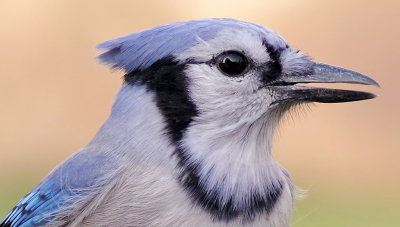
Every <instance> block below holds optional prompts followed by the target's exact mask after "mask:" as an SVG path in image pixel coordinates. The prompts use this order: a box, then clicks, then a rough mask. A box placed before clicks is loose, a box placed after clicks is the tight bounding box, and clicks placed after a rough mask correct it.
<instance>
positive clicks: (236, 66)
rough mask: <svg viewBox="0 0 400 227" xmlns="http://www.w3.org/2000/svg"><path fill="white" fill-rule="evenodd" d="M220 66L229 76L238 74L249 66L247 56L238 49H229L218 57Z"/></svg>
mask: <svg viewBox="0 0 400 227" xmlns="http://www.w3.org/2000/svg"><path fill="white" fill-rule="evenodd" d="M217 64H218V68H219V69H220V70H221V71H222V72H223V73H225V74H227V75H228V76H238V75H240V74H241V73H242V72H243V71H244V70H245V69H246V67H247V59H246V57H245V56H244V55H243V54H241V53H239V52H236V51H228V52H225V53H222V54H221V55H219V56H218V57H217Z"/></svg>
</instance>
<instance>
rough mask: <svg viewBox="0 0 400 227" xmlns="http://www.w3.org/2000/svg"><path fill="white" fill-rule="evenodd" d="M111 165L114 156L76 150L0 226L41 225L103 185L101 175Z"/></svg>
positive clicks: (103, 174) (102, 175)
mask: <svg viewBox="0 0 400 227" xmlns="http://www.w3.org/2000/svg"><path fill="white" fill-rule="evenodd" d="M99 166H101V167H102V168H98V167H99ZM114 166H115V162H113V159H111V158H110V157H107V156H105V155H104V154H101V153H100V154H99V153H94V152H81V153H77V154H76V155H74V156H72V157H71V158H70V159H68V160H67V161H66V162H64V163H63V164H62V165H61V166H60V167H59V168H57V169H56V170H55V171H54V172H52V173H51V174H50V175H49V176H48V177H46V178H45V179H44V180H43V181H42V182H41V183H40V184H39V185H38V186H36V188H35V189H33V190H32V191H31V192H30V193H28V194H27V195H26V196H25V197H24V198H23V199H21V201H19V202H18V204H17V205H16V206H15V207H14V208H13V210H11V211H10V212H9V213H8V214H7V216H6V217H5V218H4V220H3V221H2V223H1V226H40V225H43V224H45V223H47V222H48V221H50V220H52V219H53V218H54V217H55V215H56V214H57V213H58V211H59V210H60V209H63V208H65V207H67V206H68V205H70V204H71V203H73V202H76V201H77V199H79V198H81V197H83V196H85V195H88V194H89V193H93V192H95V191H96V190H98V189H99V188H100V187H101V186H102V178H104V177H105V176H107V173H109V172H110V170H112V169H114V168H115V167H114Z"/></svg>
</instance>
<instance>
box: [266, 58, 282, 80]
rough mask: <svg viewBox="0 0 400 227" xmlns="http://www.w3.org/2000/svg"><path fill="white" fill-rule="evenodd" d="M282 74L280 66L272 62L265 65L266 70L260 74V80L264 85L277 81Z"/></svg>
mask: <svg viewBox="0 0 400 227" xmlns="http://www.w3.org/2000/svg"><path fill="white" fill-rule="evenodd" d="M281 74H282V67H281V65H280V64H279V63H278V62H276V61H274V62H270V63H268V64H267V68H266V69H265V70H264V71H263V73H262V80H263V82H264V83H270V82H272V81H274V80H276V79H278V78H279V77H280V76H281Z"/></svg>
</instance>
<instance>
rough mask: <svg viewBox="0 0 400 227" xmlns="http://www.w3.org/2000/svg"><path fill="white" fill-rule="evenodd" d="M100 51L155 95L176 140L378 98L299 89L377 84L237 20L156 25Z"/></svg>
mask: <svg viewBox="0 0 400 227" xmlns="http://www.w3.org/2000/svg"><path fill="white" fill-rule="evenodd" d="M98 48H101V49H106V52H105V53H103V54H101V55H100V56H99V59H100V60H101V61H102V62H103V63H105V64H108V65H111V67H112V68H116V69H122V70H125V72H126V73H127V74H126V75H125V81H126V83H127V84H141V85H145V86H147V88H148V89H149V90H152V91H154V92H155V93H156V94H157V104H158V106H159V108H160V109H161V110H162V112H163V114H164V115H165V117H166V121H167V122H168V130H169V132H170V134H171V136H172V139H173V140H174V141H179V140H180V139H181V138H182V134H183V132H184V131H185V130H186V129H187V126H188V125H189V124H190V123H192V122H193V124H197V125H199V126H202V127H203V130H206V131H207V130H211V131H212V130H216V129H219V130H221V131H223V129H226V130H227V131H232V129H234V128H236V127H235V125H236V126H239V125H241V124H252V123H253V122H255V121H257V120H258V119H260V118H262V117H263V116H266V115H268V116H269V117H271V116H272V115H274V116H277V118H279V116H281V114H282V113H284V112H285V110H287V109H289V108H290V106H292V105H293V104H297V103H304V102H323V103H336V102H350V101H358V100H364V99H371V98H374V97H375V96H374V95H373V94H371V93H366V92H360V91H349V90H338V89H328V88H315V87H307V86H298V85H296V84H297V83H356V84H367V85H378V84H377V83H376V82H375V81H374V80H372V79H371V78H369V77H367V76H364V75H362V74H360V73H357V72H353V71H351V70H346V69H343V68H339V67H335V66H331V65H326V64H322V63H318V62H314V61H312V60H310V58H309V57H307V56H306V55H304V54H302V53H300V52H299V51H298V50H295V49H293V48H291V47H290V46H289V45H288V44H287V43H286V42H285V41H284V40H283V39H282V38H281V37H280V36H279V35H278V34H276V33H275V32H273V31H271V30H269V29H267V28H265V27H262V26H259V25H256V24H252V23H248V22H243V21H237V20H233V19H209V20H195V21H189V22H181V23H175V24H169V25H164V26H159V27H155V28H153V29H150V30H145V31H142V32H138V33H134V34H131V35H128V36H125V37H121V38H118V39H115V40H111V41H107V42H104V43H102V44H100V45H99V46H98ZM273 113H274V114H273ZM271 114H272V115H271ZM193 120H195V121H193ZM271 121H272V120H271ZM227 134H229V133H227Z"/></svg>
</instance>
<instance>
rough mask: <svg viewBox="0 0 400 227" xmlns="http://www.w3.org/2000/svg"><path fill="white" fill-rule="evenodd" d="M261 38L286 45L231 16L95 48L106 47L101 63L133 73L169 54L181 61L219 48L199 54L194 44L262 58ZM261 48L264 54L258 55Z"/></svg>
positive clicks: (140, 34) (168, 27) (157, 29)
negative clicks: (242, 51)
mask: <svg viewBox="0 0 400 227" xmlns="http://www.w3.org/2000/svg"><path fill="white" fill-rule="evenodd" d="M224 40H225V41H224ZM262 40H264V41H266V42H268V44H269V45H270V46H273V47H274V48H276V49H282V48H284V47H285V46H286V43H285V41H284V40H283V39H282V38H281V37H280V36H279V35H278V34H276V33H275V32H273V31H272V30H269V29H267V28H265V27H262V26H260V25H257V24H253V23H249V22H244V21H238V20H234V19H205V20H195V21H187V22H178V23H173V24H168V25H162V26H158V27H155V28H152V29H148V30H144V31H141V32H137V33H133V34H130V35H127V36H124V37H120V38H117V39H114V40H109V41H106V42H103V43H101V44H99V45H98V46H97V48H99V49H104V50H105V52H104V53H102V54H101V55H100V56H99V57H98V58H99V60H100V61H101V62H102V63H104V64H106V65H109V66H111V67H112V68H115V69H122V70H125V71H126V72H132V71H134V70H142V69H145V68H147V67H149V66H151V65H152V64H153V63H155V62H156V61H158V60H160V59H163V58H165V57H169V56H174V57H177V58H179V59H180V60H183V58H185V57H187V58H193V57H196V56H197V57H201V56H202V55H204V54H205V53H206V52H207V53H210V52H214V53H215V51H218V48H217V50H216V49H215V47H214V49H213V50H210V49H207V48H205V49H206V51H202V52H200V54H196V53H194V52H193V50H194V49H196V48H195V47H197V48H199V46H202V47H203V48H204V44H205V43H210V44H213V45H212V46H215V45H217V46H218V45H220V47H219V49H221V50H222V49H226V48H233V47H236V48H241V49H245V50H250V49H251V50H252V51H251V52H252V53H253V52H254V54H253V55H255V56H261V58H260V57H259V58H260V59H259V60H263V58H265V57H267V56H266V55H265V50H264V49H265V48H259V45H261V41H262ZM246 43H247V44H246ZM256 47H258V48H256ZM261 49H262V51H264V54H261V52H262V51H261ZM257 51H259V52H258V53H257ZM189 55H190V56H189ZM263 55H265V56H264V57H262V56H263ZM251 57H253V56H251ZM255 59H257V58H255Z"/></svg>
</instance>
